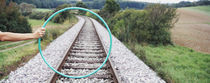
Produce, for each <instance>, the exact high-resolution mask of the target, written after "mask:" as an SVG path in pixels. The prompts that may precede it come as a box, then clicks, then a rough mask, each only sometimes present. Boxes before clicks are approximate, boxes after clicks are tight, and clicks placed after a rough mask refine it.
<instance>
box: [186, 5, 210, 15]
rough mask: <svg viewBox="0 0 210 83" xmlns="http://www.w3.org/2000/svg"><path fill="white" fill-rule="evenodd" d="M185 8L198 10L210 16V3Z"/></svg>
mask: <svg viewBox="0 0 210 83" xmlns="http://www.w3.org/2000/svg"><path fill="white" fill-rule="evenodd" d="M183 9H188V10H192V11H197V12H200V13H204V14H206V15H209V16H210V5H209V6H195V7H185V8H183Z"/></svg>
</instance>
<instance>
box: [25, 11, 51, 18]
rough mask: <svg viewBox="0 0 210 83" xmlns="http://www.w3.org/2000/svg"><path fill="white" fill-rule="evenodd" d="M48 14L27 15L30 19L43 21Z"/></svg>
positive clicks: (35, 13) (34, 13)
mask: <svg viewBox="0 0 210 83" xmlns="http://www.w3.org/2000/svg"><path fill="white" fill-rule="evenodd" d="M47 14H48V12H35V11H34V12H33V13H32V14H30V15H29V18H30V19H43V18H44V17H45V16H46V15H47Z"/></svg>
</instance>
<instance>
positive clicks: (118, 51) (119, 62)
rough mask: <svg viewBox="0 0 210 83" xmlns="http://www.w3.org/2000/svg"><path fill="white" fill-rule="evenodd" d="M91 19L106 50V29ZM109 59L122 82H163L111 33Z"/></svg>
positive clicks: (107, 44)
mask: <svg viewBox="0 0 210 83" xmlns="http://www.w3.org/2000/svg"><path fill="white" fill-rule="evenodd" d="M92 21H93V23H94V25H95V27H96V30H97V32H98V34H99V36H100V38H101V40H102V42H103V44H104V46H105V49H106V50H107V52H108V50H109V45H110V38H109V34H108V31H107V30H106V29H105V28H104V27H103V26H102V25H101V24H100V23H98V22H97V21H96V20H94V19H92ZM110 59H111V61H112V63H113V64H114V67H115V69H116V70H117V74H118V76H119V79H120V81H121V82H122V83H165V81H164V80H162V79H161V78H160V77H159V76H157V74H156V73H155V72H154V71H153V70H152V69H150V68H149V67H148V66H147V65H146V64H145V63H144V62H143V61H141V60H140V59H139V58H138V57H136V55H135V54H134V53H132V52H131V51H130V50H129V49H128V48H127V47H126V46H125V45H124V44H123V43H121V42H120V41H119V40H118V39H117V38H116V37H114V36H113V35H112V50H111V55H110Z"/></svg>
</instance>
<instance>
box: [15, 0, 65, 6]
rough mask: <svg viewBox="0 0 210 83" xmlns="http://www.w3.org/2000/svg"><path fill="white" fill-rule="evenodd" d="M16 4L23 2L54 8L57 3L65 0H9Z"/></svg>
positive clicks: (59, 3)
mask: <svg viewBox="0 0 210 83" xmlns="http://www.w3.org/2000/svg"><path fill="white" fill-rule="evenodd" d="M11 1H13V2H16V3H18V4H20V3H22V2H25V3H29V4H34V5H36V7H38V8H56V7H57V6H58V5H61V4H64V3H66V2H65V1H59V0H11Z"/></svg>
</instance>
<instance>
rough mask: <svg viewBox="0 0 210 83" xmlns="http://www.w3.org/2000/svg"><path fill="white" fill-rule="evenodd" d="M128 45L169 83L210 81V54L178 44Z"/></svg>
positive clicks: (205, 82)
mask: <svg viewBox="0 0 210 83" xmlns="http://www.w3.org/2000/svg"><path fill="white" fill-rule="evenodd" d="M126 45H127V46H128V48H130V49H131V50H132V51H133V52H134V53H135V54H136V55H137V56H138V57H139V58H140V59H141V60H143V61H144V62H145V63H146V64H147V65H149V66H150V67H151V68H152V69H154V71H156V72H157V73H158V74H159V75H160V76H161V77H162V78H163V79H164V80H166V81H167V82H169V83H209V82H210V79H209V78H210V54H203V53H199V52H196V51H194V50H192V49H189V48H186V47H181V46H176V45H175V46H171V45H169V46H157V47H155V46H151V45H147V46H142V45H140V44H135V45H131V44H127V43H126Z"/></svg>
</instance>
